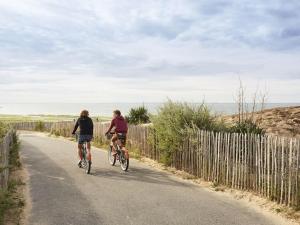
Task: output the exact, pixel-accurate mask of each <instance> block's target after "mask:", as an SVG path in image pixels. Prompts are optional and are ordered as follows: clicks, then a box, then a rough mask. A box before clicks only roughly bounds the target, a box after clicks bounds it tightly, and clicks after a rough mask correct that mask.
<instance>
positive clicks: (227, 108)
mask: <svg viewBox="0 0 300 225" xmlns="http://www.w3.org/2000/svg"><path fill="white" fill-rule="evenodd" d="M163 104H164V103H158V102H157V103H0V114H10V115H78V114H79V113H80V111H81V110H82V109H87V110H89V112H90V115H91V116H111V115H112V111H113V110H115V109H119V110H121V112H122V113H123V114H124V115H126V114H127V113H128V112H129V110H130V109H131V108H135V107H139V106H143V105H144V106H145V107H146V108H147V109H148V111H149V112H150V113H151V114H156V113H157V111H158V110H159V108H160V107H161V106H162V105H163ZM191 104H194V105H200V104H201V103H191ZM205 104H206V105H207V106H208V107H209V108H210V109H211V111H212V112H213V113H217V114H235V113H237V109H238V107H237V104H236V103H205ZM287 106H300V103H266V104H265V106H264V108H265V109H268V108H275V107H287ZM248 108H249V109H251V108H252V105H251V104H248ZM257 108H258V109H260V107H259V105H258V107H257Z"/></svg>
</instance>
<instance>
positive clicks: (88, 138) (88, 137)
mask: <svg viewBox="0 0 300 225" xmlns="http://www.w3.org/2000/svg"><path fill="white" fill-rule="evenodd" d="M92 139H93V135H86V134H80V135H79V137H78V144H81V145H82V144H83V143H84V142H91V140H92Z"/></svg>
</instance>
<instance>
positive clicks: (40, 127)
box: [34, 121, 45, 131]
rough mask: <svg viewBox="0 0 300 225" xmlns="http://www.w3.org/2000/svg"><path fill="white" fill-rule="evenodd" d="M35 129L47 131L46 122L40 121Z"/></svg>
mask: <svg viewBox="0 0 300 225" xmlns="http://www.w3.org/2000/svg"><path fill="white" fill-rule="evenodd" d="M34 130H35V131H45V123H44V122H43V121H38V122H36V124H35V127H34Z"/></svg>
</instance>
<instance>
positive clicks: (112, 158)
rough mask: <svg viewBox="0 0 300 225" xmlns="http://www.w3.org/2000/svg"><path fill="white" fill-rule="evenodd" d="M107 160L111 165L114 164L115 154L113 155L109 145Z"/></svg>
mask: <svg viewBox="0 0 300 225" xmlns="http://www.w3.org/2000/svg"><path fill="white" fill-rule="evenodd" d="M108 162H109V164H110V165H112V166H114V165H115V164H116V155H113V152H112V146H109V149H108Z"/></svg>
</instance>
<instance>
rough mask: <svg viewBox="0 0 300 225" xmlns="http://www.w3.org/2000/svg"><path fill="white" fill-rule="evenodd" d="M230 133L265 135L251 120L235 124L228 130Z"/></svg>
mask: <svg viewBox="0 0 300 225" xmlns="http://www.w3.org/2000/svg"><path fill="white" fill-rule="evenodd" d="M229 131H230V132H232V133H242V134H245V133H251V134H260V135H262V134H265V131H264V130H263V129H262V128H260V127H259V126H258V125H257V124H256V123H254V122H253V121H251V120H244V121H242V122H237V123H236V124H235V125H233V126H232V127H231V128H230V130H229Z"/></svg>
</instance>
